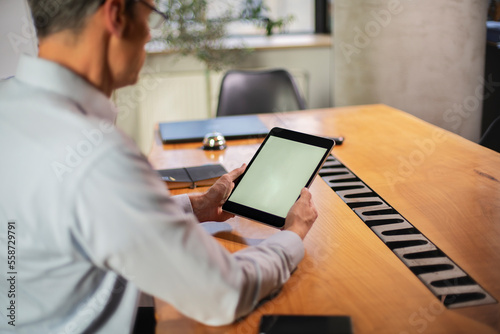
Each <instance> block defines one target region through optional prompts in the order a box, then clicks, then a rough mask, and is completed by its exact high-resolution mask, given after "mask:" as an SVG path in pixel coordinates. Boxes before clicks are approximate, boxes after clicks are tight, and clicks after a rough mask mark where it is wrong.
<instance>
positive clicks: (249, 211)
mask: <svg viewBox="0 0 500 334" xmlns="http://www.w3.org/2000/svg"><path fill="white" fill-rule="evenodd" d="M271 136H275V137H278V138H283V139H287V140H291V141H294V142H298V143H303V144H307V145H312V146H316V147H321V148H324V149H326V151H325V154H324V155H323V157H322V159H320V160H319V161H318V163H317V165H316V168H315V169H314V172H313V173H312V174H311V176H310V177H309V179H308V181H307V183H306V184H305V185H304V187H306V188H309V186H310V185H311V184H312V182H313V180H314V178H315V177H316V175H317V174H318V171H319V170H320V168H321V166H323V164H324V162H325V160H326V158H327V157H328V156H329V155H330V152H331V150H332V148H333V147H334V146H335V141H334V140H332V139H330V138H324V137H319V136H314V135H310V134H307V133H302V132H297V131H293V130H289V129H284V128H279V127H275V128H273V129H271V131H269V134H268V135H267V136H266V138H265V139H264V141H263V142H262V144H261V145H260V147H259V148H258V150H257V152H256V153H255V155H254V156H253V157H252V159H251V160H250V162H249V163H248V166H247V168H246V170H245V172H244V173H243V174H242V175H241V176H240V177H239V178H238V179H236V180H235V181H234V183H235V186H234V188H233V190H232V192H231V194H230V195H229V197H228V200H227V201H226V202H225V203H224V204H223V205H222V209H223V210H224V211H226V212H229V213H232V214H235V215H237V216H242V217H245V218H248V219H252V220H255V221H257V222H260V223H263V224H266V225H269V226H272V227H276V228H282V227H283V226H284V225H285V218H286V217H280V216H277V215H274V214H271V213H268V212H264V211H261V210H258V209H254V208H251V207H248V206H245V205H242V204H239V203H235V202H232V201H230V200H229V198H231V195H232V194H233V192H234V191H235V189H236V188H237V187H238V184H239V182H240V181H241V180H242V179H243V178H244V177H245V175H246V173H247V172H248V171H249V170H250V169H251V168H252V164H253V162H254V161H255V160H256V159H257V157H258V156H259V153H260V152H261V151H262V148H263V147H264V146H265V145H266V143H267V141H268V139H269V138H270V137H271ZM299 196H300V193H299V194H297V199H298V198H299Z"/></svg>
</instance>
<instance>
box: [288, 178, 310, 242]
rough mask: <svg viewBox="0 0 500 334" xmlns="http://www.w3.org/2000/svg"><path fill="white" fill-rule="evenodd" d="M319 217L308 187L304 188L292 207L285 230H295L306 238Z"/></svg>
mask: <svg viewBox="0 0 500 334" xmlns="http://www.w3.org/2000/svg"><path fill="white" fill-rule="evenodd" d="M316 218H318V212H317V211H316V207H315V206H314V203H313V201H312V196H311V193H310V192H309V190H308V189H307V188H304V189H302V191H301V192H300V198H299V199H298V200H297V202H295V204H294V205H293V206H292V207H291V208H290V211H288V214H287V216H286V220H285V226H284V227H283V229H284V230H287V231H292V232H295V233H297V234H298V235H299V237H301V238H302V240H304V238H305V236H306V234H307V232H309V229H310V228H311V226H312V225H313V224H314V222H315V221H316Z"/></svg>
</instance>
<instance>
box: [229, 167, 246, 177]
mask: <svg viewBox="0 0 500 334" xmlns="http://www.w3.org/2000/svg"><path fill="white" fill-rule="evenodd" d="M246 168H247V164H243V165H241V167H240V168H236V169H233V170H232V171H230V172H229V173H228V175H229V178H230V179H231V181H234V180H236V179H237V178H238V176H240V175H241V174H243V172H244V171H245V169H246Z"/></svg>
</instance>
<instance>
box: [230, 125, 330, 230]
mask: <svg viewBox="0 0 500 334" xmlns="http://www.w3.org/2000/svg"><path fill="white" fill-rule="evenodd" d="M334 145H335V142H334V141H333V140H332V139H328V138H323V137H318V136H313V135H309V134H305V133H301V132H296V131H291V130H287V129H282V128H273V129H272V130H271V131H270V132H269V134H268V135H267V136H266V138H265V139H264V142H263V143H262V145H261V146H260V147H259V149H258V150H257V153H255V155H254V156H253V158H252V160H251V161H250V162H249V163H248V166H247V168H246V170H245V172H244V173H243V175H241V176H240V177H239V178H238V179H237V180H236V181H235V187H234V189H233V191H232V192H231V194H230V195H229V198H228V199H227V201H226V202H225V203H224V204H223V206H222V209H223V210H224V211H227V212H230V213H233V214H235V215H238V216H243V217H245V218H249V219H252V220H256V221H258V222H261V223H264V224H268V225H271V226H274V227H277V228H282V227H283V226H284V225H285V218H286V215H287V214H288V211H289V210H290V208H291V207H292V205H293V204H294V203H295V201H296V200H297V199H298V198H299V195H300V192H301V190H302V188H304V187H309V186H310V185H311V183H312V181H313V180H314V177H315V176H316V174H317V173H318V171H319V169H320V168H321V166H322V165H323V163H324V161H325V160H326V158H327V157H328V155H329V154H330V151H331V149H332V148H333V146H334Z"/></svg>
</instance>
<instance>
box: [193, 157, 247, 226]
mask: <svg viewBox="0 0 500 334" xmlns="http://www.w3.org/2000/svg"><path fill="white" fill-rule="evenodd" d="M245 168H246V165H243V166H241V167H240V168H237V169H235V170H232V171H231V172H229V173H227V174H224V175H222V176H221V177H220V179H218V180H217V182H215V184H214V185H213V186H212V187H211V188H210V189H208V191H207V192H206V193H204V194H190V195H189V199H190V200H191V206H192V207H193V212H194V214H195V216H196V218H198V221H200V222H206V221H218V222H221V221H225V220H228V219H229V218H232V217H234V215H233V214H231V213H227V212H225V211H222V204H224V202H225V201H226V200H227V198H228V197H229V195H230V194H231V191H232V190H233V188H234V180H236V178H237V177H238V176H240V175H241V174H243V172H244V171H245Z"/></svg>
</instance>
